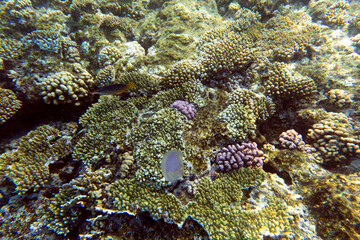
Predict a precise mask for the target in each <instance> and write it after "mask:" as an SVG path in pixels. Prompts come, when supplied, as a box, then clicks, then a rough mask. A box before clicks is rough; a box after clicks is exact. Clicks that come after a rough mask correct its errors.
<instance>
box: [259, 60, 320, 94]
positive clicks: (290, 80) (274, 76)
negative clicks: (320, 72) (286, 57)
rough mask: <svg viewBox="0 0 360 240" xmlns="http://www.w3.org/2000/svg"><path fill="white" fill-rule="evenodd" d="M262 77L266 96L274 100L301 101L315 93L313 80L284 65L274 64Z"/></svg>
mask: <svg viewBox="0 0 360 240" xmlns="http://www.w3.org/2000/svg"><path fill="white" fill-rule="evenodd" d="M269 68H270V69H268V71H267V73H265V74H264V75H263V76H262V81H263V84H264V87H265V89H266V94H267V95H269V96H271V97H273V98H275V99H297V98H299V99H301V98H304V97H309V96H311V95H312V94H314V93H315V92H316V91H317V88H316V84H315V82H314V80H313V79H311V78H309V77H307V76H303V75H301V74H300V73H298V72H296V71H294V70H292V69H291V67H290V66H289V65H287V64H285V63H281V62H275V63H274V64H272V65H271V66H269Z"/></svg>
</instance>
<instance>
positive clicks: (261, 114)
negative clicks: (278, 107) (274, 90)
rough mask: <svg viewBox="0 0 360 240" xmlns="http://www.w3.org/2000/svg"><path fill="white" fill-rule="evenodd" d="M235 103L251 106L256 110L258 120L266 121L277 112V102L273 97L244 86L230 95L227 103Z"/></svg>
mask: <svg viewBox="0 0 360 240" xmlns="http://www.w3.org/2000/svg"><path fill="white" fill-rule="evenodd" d="M235 103H241V104H243V105H246V106H249V107H250V108H251V110H252V111H253V112H254V115H255V117H256V120H257V121H265V120H266V119H267V118H268V117H270V116H271V115H272V114H274V112H275V104H274V103H273V101H272V100H271V98H269V97H266V96H264V95H262V94H257V93H254V92H252V91H250V90H247V89H244V88H238V89H236V90H235V91H234V92H232V94H231V95H230V98H229V100H228V101H227V104H229V105H230V104H235Z"/></svg>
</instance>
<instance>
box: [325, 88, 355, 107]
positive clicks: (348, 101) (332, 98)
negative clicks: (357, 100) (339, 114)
mask: <svg viewBox="0 0 360 240" xmlns="http://www.w3.org/2000/svg"><path fill="white" fill-rule="evenodd" d="M326 95H327V98H328V103H329V104H330V105H333V106H334V107H335V108H340V109H341V108H348V107H351V105H352V104H353V98H354V94H352V93H350V92H349V91H345V90H342V89H331V90H330V91H329V92H327V94H326Z"/></svg>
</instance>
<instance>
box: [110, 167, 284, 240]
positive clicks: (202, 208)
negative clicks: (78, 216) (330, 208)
mask: <svg viewBox="0 0 360 240" xmlns="http://www.w3.org/2000/svg"><path fill="white" fill-rule="evenodd" d="M264 177H265V174H264V172H263V171H262V170H256V169H248V168H247V169H246V168H243V169H239V170H236V171H234V172H232V173H230V174H220V175H219V176H217V178H216V180H215V181H211V180H210V179H209V178H207V177H206V178H204V179H201V181H200V184H199V186H198V187H197V189H196V193H195V198H194V199H192V200H190V202H189V203H187V204H186V205H184V204H182V202H181V201H179V200H178V199H177V198H176V197H175V196H174V195H173V194H170V193H167V192H165V191H164V190H162V189H158V188H156V187H154V186H153V185H151V184H150V185H149V184H147V183H140V182H138V181H136V180H135V179H121V180H118V181H116V182H114V183H112V184H111V186H110V189H109V192H110V194H111V198H112V199H113V201H114V204H115V206H116V207H117V208H118V209H119V210H120V211H124V212H128V213H131V214H135V213H136V210H137V209H141V210H142V211H144V210H147V211H150V213H151V215H152V217H153V218H155V219H159V218H164V220H165V221H168V222H174V223H177V224H178V225H181V224H182V223H183V222H184V220H185V218H186V217H187V216H190V217H191V218H193V219H194V220H196V221H198V222H199V223H200V224H201V225H202V226H203V227H204V229H205V230H206V231H207V232H208V233H209V235H210V238H212V239H240V238H244V237H245V238H247V239H259V238H260V237H261V236H263V234H265V233H266V234H268V235H273V236H276V235H278V234H281V233H282V232H283V231H285V229H286V228H288V227H289V222H288V220H287V217H288V213H287V212H286V206H285V205H284V204H283V203H282V202H281V201H280V200H279V199H277V198H276V197H274V196H268V197H267V201H266V202H267V206H264V207H262V208H258V209H247V207H246V206H245V205H244V206H242V203H241V200H242V199H243V192H242V189H247V188H249V187H255V188H256V187H258V186H259V185H260V184H261V183H262V182H263V180H264ZM274 219H276V220H274ZM219 228H222V229H228V230H229V231H218V229H219Z"/></svg>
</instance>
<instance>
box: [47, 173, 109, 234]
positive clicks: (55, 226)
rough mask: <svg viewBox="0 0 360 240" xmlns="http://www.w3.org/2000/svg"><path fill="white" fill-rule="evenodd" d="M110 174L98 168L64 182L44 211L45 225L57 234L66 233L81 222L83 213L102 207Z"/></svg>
mask: <svg viewBox="0 0 360 240" xmlns="http://www.w3.org/2000/svg"><path fill="white" fill-rule="evenodd" d="M111 176H112V174H111V171H110V170H104V169H99V170H97V171H94V172H91V171H90V170H89V169H88V171H87V173H84V174H81V175H80V176H79V177H77V178H76V179H74V180H72V181H71V182H69V183H67V184H64V185H63V186H62V188H61V189H60V191H59V192H58V193H57V194H56V195H55V196H54V197H53V198H52V199H51V201H50V202H49V205H48V211H47V212H46V215H47V218H46V225H47V227H48V228H49V229H51V230H53V231H54V232H56V233H57V234H59V235H67V234H68V233H69V232H71V231H73V230H74V229H76V228H77V227H78V226H79V225H80V224H81V221H80V220H81V219H82V218H83V217H85V215H86V214H85V213H86V212H87V211H89V210H94V208H95V207H102V206H101V204H100V203H101V200H102V199H103V197H105V196H106V195H107V194H106V191H105V187H106V186H107V185H108V183H107V182H108V180H109V179H110V178H111Z"/></svg>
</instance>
